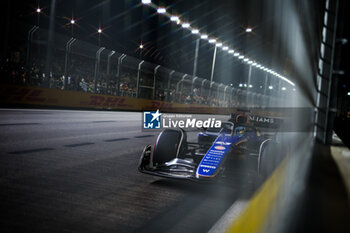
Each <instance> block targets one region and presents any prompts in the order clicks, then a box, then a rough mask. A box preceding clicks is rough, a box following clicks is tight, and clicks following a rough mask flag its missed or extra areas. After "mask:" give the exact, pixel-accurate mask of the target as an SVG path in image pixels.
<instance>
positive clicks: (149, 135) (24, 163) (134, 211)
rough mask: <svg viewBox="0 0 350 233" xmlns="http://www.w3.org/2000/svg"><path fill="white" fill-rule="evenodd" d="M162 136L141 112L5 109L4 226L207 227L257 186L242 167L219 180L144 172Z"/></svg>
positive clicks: (0, 120)
mask: <svg viewBox="0 0 350 233" xmlns="http://www.w3.org/2000/svg"><path fill="white" fill-rule="evenodd" d="M197 117H198V118H200V117H204V118H206V117H208V116H203V115H201V116H197ZM215 117H216V118H218V119H227V118H228V116H215ZM156 135H157V132H144V131H141V113H134V112H108V111H68V110H31V109H24V110H22V109H1V110H0V149H1V150H0V153H1V154H0V207H1V218H0V232H207V231H208V230H209V229H210V228H211V227H212V226H213V225H214V224H215V222H216V221H217V220H218V219H219V218H220V217H221V216H222V215H223V213H224V212H225V211H226V210H227V209H228V208H229V207H230V206H231V205H232V204H233V203H234V202H235V201H238V200H247V199H249V198H250V197H251V195H252V193H253V192H254V190H256V188H257V187H256V185H255V184H254V182H252V180H253V179H251V178H252V177H253V176H254V172H249V171H248V170H249V169H245V167H244V166H243V167H241V170H240V171H238V170H237V172H236V174H235V176H234V179H232V180H230V182H226V183H218V184H197V183H194V182H190V181H178V180H169V179H165V178H160V177H154V176H150V175H146V174H141V173H139V172H138V171H137V164H138V160H139V157H140V153H141V152H142V149H143V147H144V146H145V145H146V144H152V145H153V143H154V140H155V139H156ZM189 139H190V140H195V134H194V133H192V134H189ZM251 161H254V160H251ZM249 163H250V162H249ZM251 163H252V164H250V165H252V166H254V165H255V164H254V162H251Z"/></svg>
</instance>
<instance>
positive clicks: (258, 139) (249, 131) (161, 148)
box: [138, 122, 277, 180]
mask: <svg viewBox="0 0 350 233" xmlns="http://www.w3.org/2000/svg"><path fill="white" fill-rule="evenodd" d="M197 138H198V142H197V143H190V142H188V141H187V133H186V132H185V131H184V130H183V129H181V128H179V129H165V130H163V131H162V132H161V133H160V134H159V136H158V138H157V140H156V142H155V144H154V146H153V147H152V146H151V145H147V146H146V147H145V148H144V150H143V152H142V154H141V158H140V161H139V165H138V169H139V171H140V172H142V173H146V174H151V175H156V176H162V177H168V178H181V179H190V180H213V179H217V178H218V177H221V176H223V174H224V171H225V170H227V166H226V164H228V163H227V161H228V160H229V159H230V158H231V157H234V156H235V155H242V154H243V155H244V154H255V157H256V158H257V163H256V164H257V172H258V173H259V172H261V170H262V158H263V157H266V156H267V155H266V154H271V153H272V150H275V145H276V144H277V143H276V142H274V141H273V140H272V139H270V138H267V137H265V136H262V135H261V134H260V131H259V130H258V129H256V128H255V127H253V126H250V125H247V124H236V125H235V124H234V123H232V122H224V123H222V127H221V128H219V129H216V128H209V129H203V128H202V129H201V132H200V133H198V136H197Z"/></svg>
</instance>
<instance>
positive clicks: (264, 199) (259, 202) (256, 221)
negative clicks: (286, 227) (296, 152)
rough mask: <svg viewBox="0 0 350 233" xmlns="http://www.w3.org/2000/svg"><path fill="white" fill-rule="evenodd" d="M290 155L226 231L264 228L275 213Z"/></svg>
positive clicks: (239, 231)
mask: <svg viewBox="0 0 350 233" xmlns="http://www.w3.org/2000/svg"><path fill="white" fill-rule="evenodd" d="M287 160H288V157H287V158H285V159H284V161H283V162H282V163H281V164H280V165H279V166H278V167H277V168H276V170H275V171H274V172H273V173H272V175H271V176H270V177H269V178H268V180H267V181H266V182H265V183H264V184H263V186H262V187H261V188H260V189H259V190H258V191H257V192H256V194H255V195H254V197H253V198H252V199H251V200H250V201H249V203H248V205H247V207H246V208H245V210H244V211H243V212H242V214H241V215H240V216H239V217H238V218H237V219H236V220H235V221H234V222H233V223H231V224H230V225H229V226H228V227H227V228H226V231H225V232H226V233H242V232H244V233H253V232H254V233H256V232H262V231H263V230H264V227H266V226H265V224H266V220H267V219H268V218H269V216H270V215H271V214H272V213H273V210H274V207H275V204H276V199H277V198H278V196H279V194H280V192H281V189H282V184H283V181H284V179H285V175H286V167H287V163H288V161H287Z"/></svg>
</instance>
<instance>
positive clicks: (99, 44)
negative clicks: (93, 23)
mask: <svg viewBox="0 0 350 233" xmlns="http://www.w3.org/2000/svg"><path fill="white" fill-rule="evenodd" d="M97 33H98V47H100V46H101V33H102V29H101V27H99V28H98V29H97Z"/></svg>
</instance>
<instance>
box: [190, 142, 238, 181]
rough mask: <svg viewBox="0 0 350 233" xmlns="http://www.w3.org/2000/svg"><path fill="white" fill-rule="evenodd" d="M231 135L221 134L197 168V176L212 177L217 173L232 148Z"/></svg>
mask: <svg viewBox="0 0 350 233" xmlns="http://www.w3.org/2000/svg"><path fill="white" fill-rule="evenodd" d="M227 139H230V137H223V136H219V137H218V138H217V139H216V141H215V142H214V143H213V145H212V146H211V147H210V149H209V150H208V152H207V153H206V155H205V156H204V157H203V159H202V161H201V162H200V164H199V166H198V168H197V176H207V177H212V176H215V175H216V173H215V172H216V170H217V168H218V167H219V165H220V163H221V161H222V159H223V158H224V156H225V155H226V153H227V152H228V151H229V150H230V148H231V144H232V143H231V142H230V141H229V140H227Z"/></svg>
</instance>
